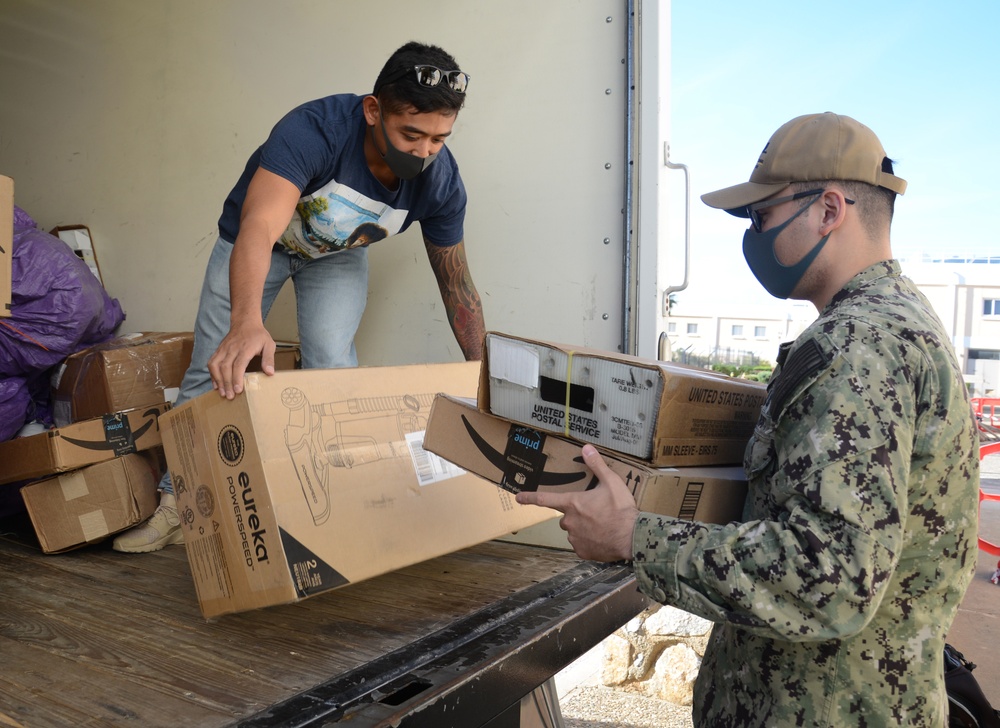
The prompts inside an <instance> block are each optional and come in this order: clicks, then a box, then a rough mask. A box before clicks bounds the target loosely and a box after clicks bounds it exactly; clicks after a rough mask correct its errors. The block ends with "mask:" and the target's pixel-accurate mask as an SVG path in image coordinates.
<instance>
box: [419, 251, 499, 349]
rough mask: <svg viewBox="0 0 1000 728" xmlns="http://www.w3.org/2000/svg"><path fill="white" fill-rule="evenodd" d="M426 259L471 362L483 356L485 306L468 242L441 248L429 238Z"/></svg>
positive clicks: (454, 329)
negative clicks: (474, 276)
mask: <svg viewBox="0 0 1000 728" xmlns="http://www.w3.org/2000/svg"><path fill="white" fill-rule="evenodd" d="M424 245H425V246H426V248H427V257H428V260H430V264H431V269H432V270H433V271H434V275H435V277H436V278H437V282H438V289H439V290H440V292H441V301H442V302H443V303H444V308H445V314H446V315H447V317H448V324H449V325H450V326H451V330H452V332H454V334H455V339H456V340H457V341H458V345H459V346H460V347H461V348H462V353H463V354H464V355H465V358H466V360H468V361H478V360H479V359H482V357H483V341H484V340H485V338H486V322H485V320H484V318H483V303H482V300H481V299H480V297H479V292H478V291H477V290H476V285H475V283H473V281H472V273H471V272H470V270H469V265H468V263H467V261H466V259H465V243H464V242H460V243H458V244H457V245H454V246H451V247H447V248H441V247H438V246H436V245H433V244H432V243H430V242H429V241H427V240H426V239H425V240H424Z"/></svg>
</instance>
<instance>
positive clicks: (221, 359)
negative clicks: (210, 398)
mask: <svg viewBox="0 0 1000 728" xmlns="http://www.w3.org/2000/svg"><path fill="white" fill-rule="evenodd" d="M274 349H275V345H274V339H272V338H271V335H270V334H269V333H268V332H267V329H265V328H264V326H263V325H255V326H250V325H248V326H243V327H240V328H233V329H230V330H229V333H228V334H227V335H226V338H224V339H223V340H222V343H221V344H219V348H218V349H216V350H215V353H214V354H212V356H211V358H210V359H209V360H208V371H209V373H210V374H211V375H212V387H213V388H214V389H216V390H217V391H218V392H219V394H220V395H221V396H223V397H225V398H226V399H232V398H233V397H235V396H236V395H237V394H240V393H241V392H242V391H243V375H244V374H245V373H246V370H247V364H249V363H250V360H251V359H253V358H254V357H255V356H257V355H258V354H260V358H261V369H262V370H263V371H264V373H265V374H268V375H271V374H274Z"/></svg>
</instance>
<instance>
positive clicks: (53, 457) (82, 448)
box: [0, 402, 170, 484]
mask: <svg viewBox="0 0 1000 728" xmlns="http://www.w3.org/2000/svg"><path fill="white" fill-rule="evenodd" d="M168 409H170V405H169V404H167V403H166V402H164V403H162V404H158V405H154V406H150V407H140V408H139V409H134V410H129V411H127V412H117V413H114V414H110V415H104V416H103V417H95V418H94V419H92V420H84V421H83V422H77V423H74V424H72V425H67V426H66V427H58V428H56V429H54V430H46V431H45V432H41V433H39V434H37V435H31V436H30V437H19V438H15V439H13V440H7V441H6V442H0V484H2V483H13V482H15V481H19V480H29V479H33V478H41V477H44V476H46V475H53V474H55V473H64V472H66V471H67V470H75V469H76V468H82V467H84V466H85V465H92V464H94V463H100V462H104V461H105V460H112V459H114V458H120V457H122V456H123V455H128V454H129V453H134V452H139V451H141V450H148V449H149V448H151V447H156V446H157V445H159V444H160V442H161V440H160V428H159V417H160V415H162V414H163V413H164V412H166V411H167V410H168Z"/></svg>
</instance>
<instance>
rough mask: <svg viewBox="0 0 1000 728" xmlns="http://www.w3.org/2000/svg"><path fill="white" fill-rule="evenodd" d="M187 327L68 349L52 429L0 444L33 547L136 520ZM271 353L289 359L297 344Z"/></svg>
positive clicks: (281, 361)
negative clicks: (27, 520) (27, 518)
mask: <svg viewBox="0 0 1000 728" xmlns="http://www.w3.org/2000/svg"><path fill="white" fill-rule="evenodd" d="M193 342H194V336H193V334H191V333H190V332H181V333H158V332H157V333H139V334H130V335H127V336H122V337H119V338H116V339H113V340H111V341H109V342H106V343H104V344H100V345H98V346H94V347H91V348H88V349H85V350H83V351H80V352H77V353H76V354H73V355H72V356H69V357H67V358H66V359H65V360H64V361H63V362H62V364H61V365H60V366H59V368H58V369H57V371H56V373H55V374H54V376H53V378H52V388H51V397H52V403H53V419H54V420H55V424H56V429H54V430H48V431H44V432H41V433H39V434H36V435H31V436H28V437H21V438H17V439H14V440H9V441H7V442H3V443H0V464H2V465H0V485H2V484H5V483H14V482H20V481H25V480H37V479H42V480H37V482H32V483H30V484H28V485H26V486H24V487H22V488H21V496H22V498H23V500H24V504H25V507H26V509H27V511H28V515H29V516H30V518H31V522H32V525H33V527H34V529H35V534H36V535H37V536H38V540H39V543H40V544H41V547H42V550H43V551H45V552H46V553H58V552H61V551H67V550H70V549H74V548H79V547H80V546H84V545H86V544H90V543H95V542H98V541H101V540H103V539H105V538H107V537H108V536H110V535H112V534H115V533H118V532H119V531H123V530H125V529H128V528H131V527H132V526H134V525H137V524H139V523H142V522H143V521H145V520H146V519H147V518H149V516H151V515H152V514H153V511H155V510H156V507H157V505H158V504H159V497H158V495H157V492H156V486H157V483H158V482H159V480H160V477H161V476H162V474H163V472H164V470H165V468H166V465H165V459H164V454H163V449H162V444H161V439H160V427H159V416H160V415H162V414H163V413H164V412H166V411H167V410H168V409H169V408H170V406H171V404H170V403H171V402H172V401H173V400H174V398H175V397H176V396H177V391H178V390H179V388H180V384H181V379H182V378H183V376H184V372H185V371H186V370H187V367H188V364H189V362H190V360H191V349H192V346H193ZM288 351H289V353H286V354H282V355H281V356H279V357H278V360H277V365H278V366H286V367H293V366H295V363H296V361H297V352H298V350H297V348H296V347H291V348H290V349H289V350H288Z"/></svg>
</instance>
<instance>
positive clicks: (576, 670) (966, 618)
mask: <svg viewBox="0 0 1000 728" xmlns="http://www.w3.org/2000/svg"><path fill="white" fill-rule="evenodd" d="M981 488H982V490H983V492H985V493H990V494H997V495H1000V454H994V455H990V456H988V457H987V458H986V459H985V460H983V462H982V480H981ZM980 515H981V517H980V526H979V531H980V537H981V538H983V539H985V540H987V541H990V542H992V543H995V544H998V545H1000V501H983V502H982V506H981V511H980ZM998 559H1000V557H998V556H992V555H990V554H989V553H987V552H986V551H982V550H980V552H979V559H978V565H977V568H976V575H975V578H974V579H973V581H972V584H971V585H970V586H969V590H968V592H966V595H965V598H964V599H963V600H962V605H961V606H960V607H959V610H958V615H957V616H956V618H955V622H954V624H953V625H952V627H951V631H950V632H949V633H948V638H947V639H948V642H949V644H951V645H952V646H953V647H955V649H957V650H958V651H959V652H961V653H963V654H964V655H965V657H966V659H968V660H970V661H971V662H973V663H975V664H976V669H975V670H973V672H972V674H973V675H974V676H975V678H976V680H977V681H978V682H979V685H980V687H981V688H982V690H983V692H984V693H985V694H986V697H987V698H989V700H990V702H991V703H992V704H993V707H995V708H1000V586H994V585H993V584H992V583H991V582H990V576H991V575H992V574H993V571H994V570H995V569H996V568H997V560H998ZM603 649H604V648H603V645H598V646H597V647H595V648H594V649H592V650H591V651H590V652H588V653H587V654H585V655H584V656H583V657H581V658H580V659H579V660H577V661H576V662H574V663H573V664H572V665H569V666H568V667H567V668H566V669H565V670H563V671H562V672H560V673H559V674H558V675H556V688H557V690H558V693H559V703H560V708H561V710H562V715H563V720H564V721H565V725H566V728H612V727H615V728H690V726H691V725H692V723H691V709H690V708H689V707H684V706H679V705H674V704H673V703H668V702H666V701H663V700H656V699H654V698H647V697H644V696H641V695H634V694H632V693H626V692H624V691H621V690H615V689H613V688H608V687H604V686H603V685H601V663H602V659H603Z"/></svg>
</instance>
